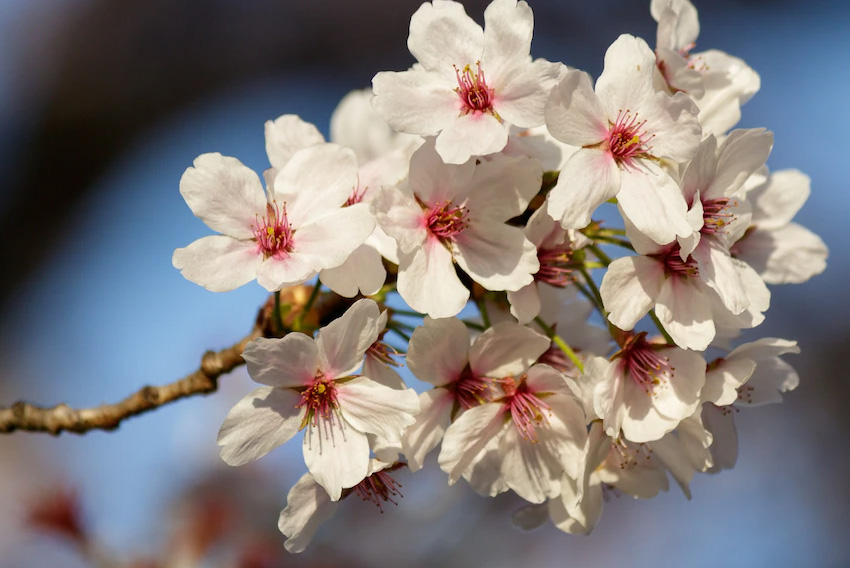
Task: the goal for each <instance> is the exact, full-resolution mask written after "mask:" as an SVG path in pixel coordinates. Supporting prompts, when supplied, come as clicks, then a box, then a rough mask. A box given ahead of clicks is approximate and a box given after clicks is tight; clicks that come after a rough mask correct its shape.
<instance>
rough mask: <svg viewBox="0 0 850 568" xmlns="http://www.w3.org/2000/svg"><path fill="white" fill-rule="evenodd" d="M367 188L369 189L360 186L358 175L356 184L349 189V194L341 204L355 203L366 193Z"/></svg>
mask: <svg viewBox="0 0 850 568" xmlns="http://www.w3.org/2000/svg"><path fill="white" fill-rule="evenodd" d="M367 189H369V188H368V187H360V179H359V176H358V179H357V185H355V186H354V187H353V188H352V189H351V194H350V195H349V196H348V199H347V200H346V202H345V205H343V207H348V206H349V205H355V204H357V203H360V202H361V201H363V196H364V195H366V190H367Z"/></svg>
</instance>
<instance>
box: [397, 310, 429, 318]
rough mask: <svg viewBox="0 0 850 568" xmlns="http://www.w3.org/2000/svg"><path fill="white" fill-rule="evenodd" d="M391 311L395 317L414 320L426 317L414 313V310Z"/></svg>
mask: <svg viewBox="0 0 850 568" xmlns="http://www.w3.org/2000/svg"><path fill="white" fill-rule="evenodd" d="M390 311H392V313H393V315H399V316H410V317H412V318H424V317H425V314H420V313H419V312H414V311H413V310H399V309H396V308H390Z"/></svg>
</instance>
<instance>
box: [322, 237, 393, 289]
mask: <svg viewBox="0 0 850 568" xmlns="http://www.w3.org/2000/svg"><path fill="white" fill-rule="evenodd" d="M319 279H320V280H321V281H322V284H324V285H325V286H327V287H328V288H330V289H331V290H333V291H334V292H336V293H337V294H339V295H340V296H344V297H346V298H353V297H354V296H356V295H357V294H358V293H362V294H363V295H364V296H371V295H372V294H376V293H377V292H378V290H380V289H381V286H383V285H384V282H385V281H386V279H387V270H386V268H384V263H383V261H382V260H381V253H379V252H378V251H376V250H375V249H373V248H372V247H370V246H369V245H365V244H363V245H360V246H359V247H357V248H356V249H354V252H352V253H351V255H350V256H349V257H348V259H347V260H346V261H345V262H344V263H342V264H341V265H340V266H337V267H336V268H328V269H326V270H322V271H321V272H320V273H319Z"/></svg>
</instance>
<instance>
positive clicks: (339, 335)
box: [316, 298, 381, 379]
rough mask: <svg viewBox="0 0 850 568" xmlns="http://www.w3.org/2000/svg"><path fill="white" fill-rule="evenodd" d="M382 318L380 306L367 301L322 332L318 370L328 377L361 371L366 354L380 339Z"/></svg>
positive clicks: (320, 331) (318, 340) (318, 341)
mask: <svg viewBox="0 0 850 568" xmlns="http://www.w3.org/2000/svg"><path fill="white" fill-rule="evenodd" d="M380 316H381V312H380V310H379V309H378V304H376V303H375V302H374V300H370V299H368V298H364V299H362V300H358V301H356V302H355V303H354V305H352V306H351V307H350V308H348V309H347V310H346V311H345V313H344V314H342V316H340V317H338V318H337V319H335V320H334V321H332V322H331V323H329V324H328V325H326V326H325V327H323V328H321V329H320V330H319V335H318V336H317V337H316V347H317V348H318V357H319V368H320V369H321V371H322V372H323V373H324V374H325V376H326V377H328V378H332V379H336V378H340V377H345V376H347V375H350V374H352V373H354V371H356V370H357V369H359V368H360V365H362V364H363V357H364V355H365V354H366V350H367V349H369V346H371V345H372V344H373V343H375V341H376V340H377V339H378V331H379V330H378V328H377V325H376V323H377V321H378V318H380Z"/></svg>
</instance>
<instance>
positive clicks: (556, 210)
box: [546, 148, 620, 229]
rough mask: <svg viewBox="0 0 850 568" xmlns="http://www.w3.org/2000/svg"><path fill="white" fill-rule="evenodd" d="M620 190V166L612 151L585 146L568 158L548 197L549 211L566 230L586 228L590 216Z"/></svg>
mask: <svg viewBox="0 0 850 568" xmlns="http://www.w3.org/2000/svg"><path fill="white" fill-rule="evenodd" d="M619 190H620V168H618V167H617V163H616V162H615V161H614V158H613V156H611V154H610V153H608V152H605V151H603V150H597V149H592V148H582V149H580V150H579V151H577V152H576V153H575V154H573V155H572V157H571V158H570V159H569V160H567V163H566V164H564V167H563V169H562V170H561V175H560V176H558V183H557V184H556V185H555V187H554V188H552V191H550V192H549V195H548V196H547V198H546V203H547V209H546V211H547V212H548V213H549V215H551V216H552V218H553V219H555V220H557V221H559V222H560V223H561V226H562V227H563V228H565V229H583V228H585V227H586V226H587V225H588V224H590V216H591V215H592V214H593V212H594V211H595V210H596V208H597V207H598V206H600V205H601V204H603V203H605V202H606V201H608V200H609V199H611V198H612V197H614V196H615V195H617V192H618V191H619Z"/></svg>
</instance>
